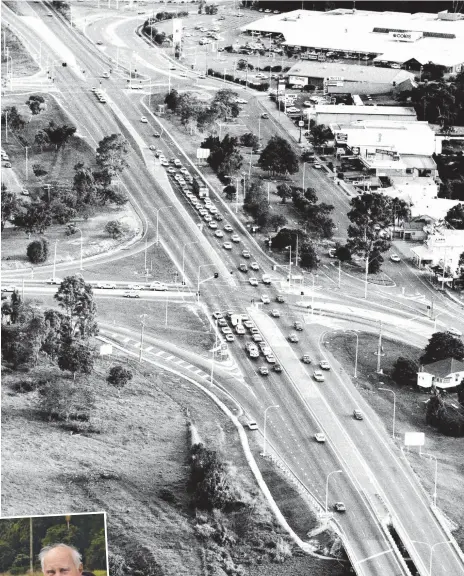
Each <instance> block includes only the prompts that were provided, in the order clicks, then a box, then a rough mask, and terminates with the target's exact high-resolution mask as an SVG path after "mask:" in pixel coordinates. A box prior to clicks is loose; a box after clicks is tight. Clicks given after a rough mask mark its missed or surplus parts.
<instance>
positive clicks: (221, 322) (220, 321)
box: [217, 318, 227, 328]
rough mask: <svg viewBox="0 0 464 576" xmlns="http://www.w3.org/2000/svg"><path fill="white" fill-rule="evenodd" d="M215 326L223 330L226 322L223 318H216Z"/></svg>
mask: <svg viewBox="0 0 464 576" xmlns="http://www.w3.org/2000/svg"><path fill="white" fill-rule="evenodd" d="M217 325H218V326H219V327H220V328H224V327H225V326H227V320H226V319H225V318H218V319H217Z"/></svg>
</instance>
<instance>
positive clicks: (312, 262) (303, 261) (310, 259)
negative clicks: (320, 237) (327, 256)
mask: <svg viewBox="0 0 464 576" xmlns="http://www.w3.org/2000/svg"><path fill="white" fill-rule="evenodd" d="M300 266H301V267H302V268H306V269H308V270H313V269H314V268H317V252H316V248H315V246H314V244H313V243H312V242H309V241H305V242H303V243H302V244H301V249H300Z"/></svg>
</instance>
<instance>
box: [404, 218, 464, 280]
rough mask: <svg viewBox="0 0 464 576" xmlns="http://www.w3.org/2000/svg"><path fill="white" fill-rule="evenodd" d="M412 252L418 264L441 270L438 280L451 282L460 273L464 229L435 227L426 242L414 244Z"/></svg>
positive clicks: (463, 247)
mask: <svg viewBox="0 0 464 576" xmlns="http://www.w3.org/2000/svg"><path fill="white" fill-rule="evenodd" d="M411 252H412V254H413V257H414V260H415V262H416V264H417V266H419V267H426V266H428V267H429V268H436V269H437V270H440V271H441V272H440V273H441V276H439V277H438V278H437V279H438V281H439V282H442V283H443V284H445V283H446V284H450V283H452V281H453V277H454V276H456V275H457V274H458V273H459V268H460V266H459V259H460V256H461V254H462V253H463V252H464V230H450V229H447V228H444V227H441V228H437V227H435V228H434V229H433V231H432V232H430V233H429V234H428V235H427V238H426V239H425V241H424V244H423V245H422V246H414V247H413V248H411Z"/></svg>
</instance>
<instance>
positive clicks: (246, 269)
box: [238, 263, 248, 272]
mask: <svg viewBox="0 0 464 576" xmlns="http://www.w3.org/2000/svg"><path fill="white" fill-rule="evenodd" d="M238 269H239V270H240V272H248V266H247V265H246V264H243V263H242V264H239V266H238Z"/></svg>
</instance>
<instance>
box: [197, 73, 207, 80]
mask: <svg viewBox="0 0 464 576" xmlns="http://www.w3.org/2000/svg"><path fill="white" fill-rule="evenodd" d="M198 78H200V79H201V80H204V79H205V78H206V76H205V75H204V74H200V76H198Z"/></svg>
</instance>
